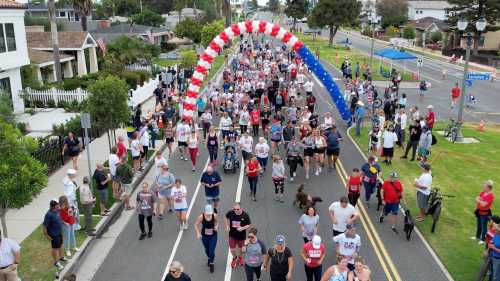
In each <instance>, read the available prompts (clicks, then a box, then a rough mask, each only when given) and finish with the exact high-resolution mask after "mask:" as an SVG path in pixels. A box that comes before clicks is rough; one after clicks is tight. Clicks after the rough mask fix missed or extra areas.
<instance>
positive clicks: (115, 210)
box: [59, 143, 167, 280]
mask: <svg viewBox="0 0 500 281" xmlns="http://www.w3.org/2000/svg"><path fill="white" fill-rule="evenodd" d="M166 147H167V144H166V143H164V144H162V146H161V147H160V149H159V150H157V151H160V152H163V151H164V150H165V148H166ZM154 158H155V155H154V154H153V155H151V157H150V158H149V159H148V162H147V164H146V166H145V167H144V171H143V172H142V173H141V174H139V175H138V176H137V177H135V178H134V180H133V182H132V193H133V192H134V191H135V190H136V188H137V187H138V186H139V184H140V183H141V182H142V181H143V180H144V178H145V177H146V175H147V174H148V173H149V171H150V170H151V168H152V167H153V165H154ZM123 208H124V203H123V201H119V202H115V203H114V204H113V206H111V208H110V210H111V211H110V213H109V215H108V216H106V217H104V218H103V219H101V220H100V221H99V223H98V224H97V226H96V236H89V237H87V238H86V239H85V240H84V241H83V243H82V245H80V251H78V252H76V253H75V255H74V256H73V257H72V258H71V259H70V260H69V262H68V263H67V264H66V266H65V267H64V269H63V270H62V271H61V272H60V273H59V276H60V277H59V278H60V279H61V280H62V278H64V276H66V275H67V274H69V273H72V272H74V271H75V268H77V267H78V266H80V264H81V262H82V261H83V259H84V257H85V254H86V253H87V250H88V249H89V247H90V246H91V244H92V242H94V240H96V239H98V238H100V237H101V236H102V234H103V233H104V232H105V231H106V229H107V228H108V226H109V225H110V224H111V223H112V222H113V221H114V220H115V219H116V218H118V217H119V216H120V215H121V214H122V211H123Z"/></svg>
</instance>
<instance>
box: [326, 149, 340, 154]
mask: <svg viewBox="0 0 500 281" xmlns="http://www.w3.org/2000/svg"><path fill="white" fill-rule="evenodd" d="M339 154H340V148H334V149H327V150H326V155H328V156H332V155H334V156H339Z"/></svg>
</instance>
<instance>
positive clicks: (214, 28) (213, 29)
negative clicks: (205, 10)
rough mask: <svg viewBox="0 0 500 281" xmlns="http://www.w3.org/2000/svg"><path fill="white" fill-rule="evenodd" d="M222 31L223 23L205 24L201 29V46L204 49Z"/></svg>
mask: <svg viewBox="0 0 500 281" xmlns="http://www.w3.org/2000/svg"><path fill="white" fill-rule="evenodd" d="M223 30H224V21H222V20H216V21H213V22H211V23H209V24H206V25H204V26H203V28H202V29H201V44H202V45H203V46H204V47H206V46H208V44H209V43H210V41H212V39H214V38H215V36H217V35H218V34H219V33H221V32H222V31H223Z"/></svg>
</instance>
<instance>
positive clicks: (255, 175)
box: [246, 155, 262, 201]
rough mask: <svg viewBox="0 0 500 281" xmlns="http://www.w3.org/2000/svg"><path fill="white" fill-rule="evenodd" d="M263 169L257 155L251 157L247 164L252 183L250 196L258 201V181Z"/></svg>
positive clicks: (248, 176) (249, 181)
mask: <svg viewBox="0 0 500 281" xmlns="http://www.w3.org/2000/svg"><path fill="white" fill-rule="evenodd" d="M261 171H262V167H261V166H260V164H259V161H258V160H257V157H256V156H255V155H252V156H251V157H250V160H248V162H247V165H246V174H247V178H248V183H249V185H250V197H251V198H252V200H253V201H257V197H256V194H257V181H258V179H259V173H260V172H261Z"/></svg>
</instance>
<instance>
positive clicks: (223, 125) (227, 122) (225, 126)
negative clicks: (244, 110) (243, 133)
mask: <svg viewBox="0 0 500 281" xmlns="http://www.w3.org/2000/svg"><path fill="white" fill-rule="evenodd" d="M232 124H233V121H232V120H231V117H229V116H228V117H227V118H225V117H222V118H221V119H220V129H221V130H224V131H229V128H230V127H231V125H232Z"/></svg>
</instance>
